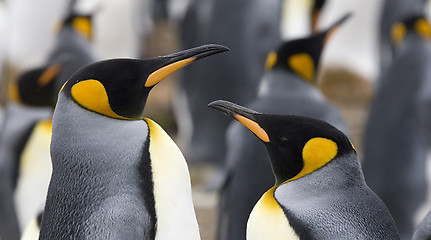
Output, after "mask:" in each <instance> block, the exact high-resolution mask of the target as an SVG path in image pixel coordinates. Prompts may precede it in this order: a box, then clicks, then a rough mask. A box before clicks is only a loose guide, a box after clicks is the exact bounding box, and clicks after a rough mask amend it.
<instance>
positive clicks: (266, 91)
mask: <svg viewBox="0 0 431 240" xmlns="http://www.w3.org/2000/svg"><path fill="white" fill-rule="evenodd" d="M305 92H308V93H311V95H312V96H314V97H318V98H321V97H320V95H321V94H320V91H319V90H318V89H317V88H316V87H315V86H313V85H311V84H310V83H308V82H307V81H306V80H304V79H303V78H301V77H299V76H298V75H297V74H294V73H292V72H290V71H287V70H284V69H273V70H271V71H270V72H267V73H265V74H264V76H263V79H262V81H261V83H260V86H259V93H258V96H259V97H267V96H278V95H280V96H284V95H291V94H298V93H300V94H302V93H305Z"/></svg>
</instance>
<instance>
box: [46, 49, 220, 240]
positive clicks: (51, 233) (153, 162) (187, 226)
mask: <svg viewBox="0 0 431 240" xmlns="http://www.w3.org/2000/svg"><path fill="white" fill-rule="evenodd" d="M227 50H228V49H227V48H226V47H224V46H220V45H214V44H211V45H204V46H201V47H197V48H193V49H189V50H185V51H181V52H178V53H175V54H171V55H167V56H163V57H157V58H154V59H147V60H136V59H122V58H119V59H110V60H103V61H99V62H96V63H93V64H89V65H87V66H85V67H84V68H82V69H81V70H79V71H78V72H76V73H75V74H74V75H73V76H72V77H71V78H70V79H69V80H68V81H67V83H66V84H65V85H64V87H63V88H62V90H61V91H60V94H59V97H58V101H57V105H56V108H55V111H54V116H53V130H52V141H51V158H52V166H53V173H52V176H51V182H50V185H49V189H48V195H47V199H46V204H45V211H44V213H43V216H42V225H41V230H40V239H66V238H73V239H200V236H199V229H198V225H197V221H196V217H195V212H194V207H193V202H192V196H191V185H190V176H189V172H188V168H187V164H186V161H185V159H184V157H183V156H182V154H181V152H180V150H179V149H178V147H177V146H176V145H175V143H174V142H173V141H172V139H170V138H169V136H168V135H167V134H166V133H165V131H164V130H163V129H162V128H161V127H160V126H159V125H158V124H157V123H155V122H154V121H152V120H150V119H148V118H143V111H144V107H145V104H146V100H147V97H148V94H149V92H150V90H151V89H152V87H154V85H156V84H157V83H158V82H159V81H160V80H162V79H163V78H164V77H166V76H167V75H169V74H171V73H172V72H174V71H176V70H178V69H180V68H182V67H183V66H185V65H187V64H189V63H191V62H194V61H197V60H199V59H202V58H204V57H207V56H209V55H213V54H216V53H220V52H224V51H227Z"/></svg>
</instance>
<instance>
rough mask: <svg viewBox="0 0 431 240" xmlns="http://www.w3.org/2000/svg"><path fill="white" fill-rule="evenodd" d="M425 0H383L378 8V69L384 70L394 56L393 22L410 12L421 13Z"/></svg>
mask: <svg viewBox="0 0 431 240" xmlns="http://www.w3.org/2000/svg"><path fill="white" fill-rule="evenodd" d="M426 2H427V0H411V1H404V0H383V1H382V3H381V10H380V25H379V35H378V37H379V45H380V46H379V49H380V54H379V55H380V67H381V69H380V70H386V68H387V67H388V66H389V65H390V63H391V62H392V60H393V58H394V54H395V53H394V52H393V51H394V48H393V44H392V43H391V42H392V40H391V29H392V26H393V25H394V23H396V22H397V21H399V20H400V19H403V18H406V17H408V16H409V15H411V14H412V13H421V12H422V11H423V9H424V8H425V5H426Z"/></svg>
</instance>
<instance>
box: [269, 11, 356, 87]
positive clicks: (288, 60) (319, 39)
mask: <svg viewBox="0 0 431 240" xmlns="http://www.w3.org/2000/svg"><path fill="white" fill-rule="evenodd" d="M350 15H351V14H346V15H345V16H343V17H342V18H341V19H340V20H338V21H337V22H336V23H334V24H333V25H332V26H331V27H329V28H328V29H327V30H325V31H323V32H320V33H318V34H314V35H312V36H310V37H306V38H301V39H295V40H291V41H287V42H284V43H282V44H281V46H280V47H279V48H278V49H277V50H276V51H272V52H270V53H269V54H268V57H267V60H266V63H265V70H266V71H270V70H272V69H285V70H287V71H290V72H293V73H295V74H297V75H298V76H300V77H301V78H303V79H304V80H306V81H307V82H309V83H315V81H316V72H317V69H318V67H319V61H320V55H321V53H322V50H323V47H324V46H325V44H326V43H327V41H328V39H329V38H330V37H331V36H332V34H333V33H334V32H335V30H336V29H337V28H338V26H340V25H341V24H342V23H343V22H344V21H345V20H346V19H348V18H349V17H350Z"/></svg>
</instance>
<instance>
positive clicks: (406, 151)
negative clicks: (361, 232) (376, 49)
mask: <svg viewBox="0 0 431 240" xmlns="http://www.w3.org/2000/svg"><path fill="white" fill-rule="evenodd" d="M392 39H393V40H392V41H393V44H394V49H395V50H396V51H395V55H394V60H393V61H392V63H391V65H390V66H388V68H387V69H386V71H384V72H383V73H382V75H381V78H380V79H379V82H380V85H379V86H378V88H377V90H376V94H375V97H374V99H373V102H372V105H371V108H370V112H369V115H368V121H367V125H366V129H365V138H364V150H365V151H364V163H363V169H364V174H365V178H366V179H367V182H368V184H369V186H370V188H371V189H373V191H374V192H376V193H377V194H378V195H379V196H380V198H381V199H382V200H383V202H385V204H386V205H387V206H388V208H389V210H390V211H391V213H392V215H393V217H394V220H395V222H396V223H397V226H398V229H399V231H400V235H401V237H402V239H410V238H411V236H412V234H413V229H414V225H415V224H416V218H418V219H421V218H422V217H423V216H424V214H423V215H422V216H419V215H418V214H420V213H419V210H420V208H421V207H422V206H423V204H425V203H426V201H427V199H426V198H427V191H428V189H429V184H428V178H429V177H428V174H427V171H426V169H427V154H428V149H429V137H430V136H429V132H430V131H429V123H430V121H431V115H430V112H429V111H430V110H429V109H431V108H430V103H431V70H430V68H429V65H430V63H431V46H430V40H431V26H430V24H429V23H428V21H427V20H426V19H425V17H424V16H423V15H417V14H414V15H412V16H410V17H408V18H405V19H404V20H403V21H399V22H397V23H395V24H394V26H393V28H392ZM428 201H429V200H428ZM428 204H429V202H428Z"/></svg>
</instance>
